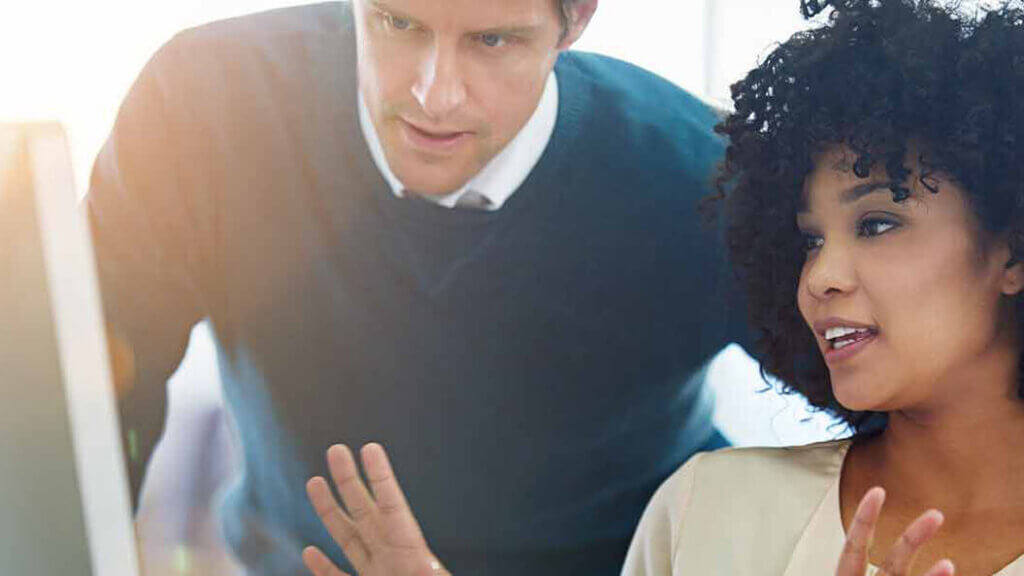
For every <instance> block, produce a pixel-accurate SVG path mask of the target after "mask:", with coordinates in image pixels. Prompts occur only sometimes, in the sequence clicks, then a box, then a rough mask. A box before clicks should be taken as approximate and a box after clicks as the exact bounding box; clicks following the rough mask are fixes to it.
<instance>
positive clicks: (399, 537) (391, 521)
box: [302, 444, 450, 576]
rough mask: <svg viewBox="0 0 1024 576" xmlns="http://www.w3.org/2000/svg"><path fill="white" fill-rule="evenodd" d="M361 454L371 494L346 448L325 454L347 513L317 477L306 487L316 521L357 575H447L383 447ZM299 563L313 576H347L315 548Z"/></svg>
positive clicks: (368, 447)
mask: <svg viewBox="0 0 1024 576" xmlns="http://www.w3.org/2000/svg"><path fill="white" fill-rule="evenodd" d="M361 454H362V459H363V467H364V468H365V469H366V477H367V478H368V479H369V481H370V486H372V488H373V494H372V495H371V494H370V491H369V490H368V489H367V487H366V485H365V484H363V481H362V479H361V478H360V477H359V472H358V470H357V469H356V463H355V459H354V458H353V457H352V452H351V451H349V449H348V447H347V446H343V445H337V446H332V447H331V448H330V449H329V450H328V451H327V466H328V468H329V469H330V471H331V477H332V478H333V479H334V485H335V486H336V487H337V489H338V492H339V493H340V494H341V499H342V502H344V504H345V508H346V509H347V510H348V511H347V512H346V511H345V510H343V509H342V508H341V507H340V506H339V505H338V501H337V500H335V499H334V495H333V494H332V493H331V489H330V487H329V486H328V485H327V481H326V480H324V479H323V478H321V477H319V476H318V477H315V478H313V479H311V480H310V481H309V482H308V483H307V484H306V492H307V494H308V495H309V501H310V502H311V503H312V504H313V508H314V509H315V510H316V513H317V515H318V516H319V517H320V521H321V522H323V523H324V526H325V527H326V528H327V531H328V532H329V533H330V534H331V537H332V538H334V541H335V542H337V543H338V545H339V546H341V549H342V551H343V552H344V553H345V556H346V557H348V559H349V562H351V563H352V566H353V568H355V570H356V572H358V573H359V575H360V576H450V574H449V573H448V571H447V570H445V569H444V568H443V567H442V566H441V563H440V562H438V560H437V558H436V557H435V556H434V554H433V553H432V552H431V551H430V549H429V548H428V547H427V542H426V540H424V538H423V532H421V531H420V527H419V524H418V523H417V522H416V518H415V517H414V516H413V515H412V510H410V509H409V505H408V503H406V501H405V496H404V495H403V494H402V489H401V487H399V485H398V480H397V479H396V478H395V475H394V472H393V471H392V469H391V464H390V463H389V462H388V457H387V454H386V453H385V452H384V448H382V447H381V446H380V445H379V444H367V445H366V446H364V447H363V449H362V451H361ZM302 560H303V562H305V564H306V567H307V568H309V570H310V571H311V572H312V573H313V574H314V575H315V576H348V575H347V574H346V573H345V572H342V571H341V570H340V569H339V568H338V567H337V566H335V565H334V563H333V562H331V560H330V559H328V558H327V556H326V555H325V554H324V553H323V552H322V551H320V550H319V549H318V548H316V547H315V546H310V547H308V548H306V549H305V550H304V551H303V552H302Z"/></svg>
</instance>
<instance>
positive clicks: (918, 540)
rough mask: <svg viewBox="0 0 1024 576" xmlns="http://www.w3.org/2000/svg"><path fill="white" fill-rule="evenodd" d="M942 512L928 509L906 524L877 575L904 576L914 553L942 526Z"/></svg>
mask: <svg viewBox="0 0 1024 576" xmlns="http://www.w3.org/2000/svg"><path fill="white" fill-rule="evenodd" d="M942 521H943V517H942V513H941V512H939V511H938V510H929V511H927V512H925V513H924V514H921V515H920V516H918V517H917V519H916V520H914V521H913V522H911V523H910V525H909V526H907V529H906V530H904V531H903V534H901V535H900V538H899V540H897V541H896V544H895V545H894V546H893V547H892V549H891V550H889V554H888V555H886V557H885V562H884V563H883V564H882V566H880V570H879V571H878V576H905V575H906V574H907V572H908V571H909V570H910V564H911V563H912V562H913V561H914V555H915V554H917V551H918V550H919V549H920V548H921V545H923V544H924V543H925V542H927V541H928V540H929V539H931V537H932V536H934V535H935V533H936V532H938V531H939V527H940V526H942Z"/></svg>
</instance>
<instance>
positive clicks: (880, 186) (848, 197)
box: [839, 180, 898, 204]
mask: <svg viewBox="0 0 1024 576" xmlns="http://www.w3.org/2000/svg"><path fill="white" fill-rule="evenodd" d="M897 185H898V184H897V183H896V182H893V181H891V180H882V181H878V182H868V183H866V184H858V185H857V186H854V187H852V188H848V189H846V190H843V191H842V192H840V193H839V203H840V204H852V203H854V202H856V201H857V200H860V199H861V198H863V197H865V196H867V195H868V194H874V193H875V192H881V191H883V190H884V191H885V192H891V191H892V187H893V186H897Z"/></svg>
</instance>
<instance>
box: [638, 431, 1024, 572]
mask: <svg viewBox="0 0 1024 576" xmlns="http://www.w3.org/2000/svg"><path fill="white" fill-rule="evenodd" d="M849 447H850V441H849V440H837V441H834V442H825V443H821V444H811V445H809V446H799V447H791V448H726V449H724V450H719V451H717V452H712V453H702V454H698V455H697V456H694V457H693V458H692V459H691V460H690V461H689V462H687V463H686V465H684V466H683V467H682V468H680V469H679V470H678V471H676V473H675V474H673V475H672V476H671V477H669V479H668V480H666V481H665V483H664V484H662V485H661V487H660V488H659V489H658V491H657V492H656V493H655V494H654V497H653V498H652V499H651V502H650V503H649V504H648V505H647V510H646V511H645V512H644V515H643V517H642V518H641V520H640V525H639V527H638V528H637V531H636V534H635V535H634V537H633V542H632V544H631V545H630V548H629V553H628V554H627V556H626V563H625V566H624V567H623V572H622V573H623V576H709V575H719V574H721V575H723V576H726V575H727V576H832V575H833V574H835V569H836V564H837V562H838V560H839V553H840V552H841V551H842V548H843V543H844V541H845V539H846V534H845V531H844V529H843V525H842V520H841V516H840V512H839V472H840V470H841V469H842V465H843V459H844V458H845V456H846V451H847V450H848V449H849ZM874 572H875V569H874V568H873V567H872V568H869V570H868V572H867V574H868V575H871V574H873V573H874ZM995 576H1024V556H1022V557H1020V558H1017V559H1016V560H1015V561H1014V562H1013V563H1011V564H1010V565H1008V566H1006V567H1005V568H1003V569H1002V570H1000V571H999V572H998V573H997V574H996V575H995Z"/></svg>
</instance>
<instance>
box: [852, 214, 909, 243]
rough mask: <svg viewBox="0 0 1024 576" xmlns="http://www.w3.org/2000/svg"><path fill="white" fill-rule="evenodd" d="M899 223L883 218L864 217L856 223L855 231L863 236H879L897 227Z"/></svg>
mask: <svg viewBox="0 0 1024 576" xmlns="http://www.w3.org/2000/svg"><path fill="white" fill-rule="evenodd" d="M898 226H899V224H897V223H896V222H893V221H892V220H887V219H885V218H865V219H864V220H861V222H860V224H858V225H857V233H858V234H859V235H860V236H862V237H865V238H869V237H871V236H879V235H881V234H885V233H886V232H888V231H890V230H892V229H893V228H896V227H898Z"/></svg>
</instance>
